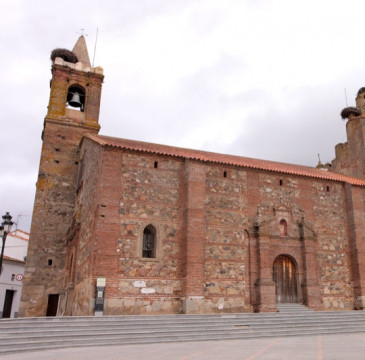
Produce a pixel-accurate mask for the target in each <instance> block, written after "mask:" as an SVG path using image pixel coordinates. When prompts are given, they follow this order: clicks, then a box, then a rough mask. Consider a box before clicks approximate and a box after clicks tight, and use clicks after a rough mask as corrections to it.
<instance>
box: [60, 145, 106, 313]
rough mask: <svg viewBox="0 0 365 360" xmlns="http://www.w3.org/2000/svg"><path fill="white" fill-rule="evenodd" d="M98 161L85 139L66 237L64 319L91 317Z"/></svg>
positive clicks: (97, 148) (96, 149)
mask: <svg viewBox="0 0 365 360" xmlns="http://www.w3.org/2000/svg"><path fill="white" fill-rule="evenodd" d="M102 159H103V148H102V147H100V146H98V145H96V144H95V143H94V142H92V141H91V140H89V139H87V138H85V139H84V140H83V146H82V147H81V153H80V163H79V169H78V179H77V198H76V205H75V210H74V214H73V216H74V222H73V224H72V226H71V228H70V229H69V237H68V240H69V241H68V251H67V266H66V271H65V288H66V289H67V293H68V298H67V308H66V313H65V315H92V314H93V310H94V298H95V279H94V277H93V268H94V259H95V245H94V243H95V225H96V222H97V221H96V220H97V216H98V215H100V208H102V207H103V206H104V205H103V204H100V203H99V202H98V183H99V181H100V173H101V167H102Z"/></svg>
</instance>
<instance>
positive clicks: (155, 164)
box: [153, 161, 158, 169]
mask: <svg viewBox="0 0 365 360" xmlns="http://www.w3.org/2000/svg"><path fill="white" fill-rule="evenodd" d="M153 167H154V168H155V169H157V167H158V161H155V163H154V164H153Z"/></svg>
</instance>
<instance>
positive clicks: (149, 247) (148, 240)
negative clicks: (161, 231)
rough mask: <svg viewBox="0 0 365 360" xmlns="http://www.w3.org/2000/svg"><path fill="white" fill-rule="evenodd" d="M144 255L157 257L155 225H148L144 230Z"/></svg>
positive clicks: (145, 256)
mask: <svg viewBox="0 0 365 360" xmlns="http://www.w3.org/2000/svg"><path fill="white" fill-rule="evenodd" d="M142 257H144V258H155V257H156V229H155V227H154V226H153V225H148V226H146V227H145V229H144V230H143V249H142Z"/></svg>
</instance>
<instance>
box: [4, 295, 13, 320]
mask: <svg viewBox="0 0 365 360" xmlns="http://www.w3.org/2000/svg"><path fill="white" fill-rule="evenodd" d="M13 298H14V290H6V292H5V301H4V308H3V318H10V316H11V308H12V306H13Z"/></svg>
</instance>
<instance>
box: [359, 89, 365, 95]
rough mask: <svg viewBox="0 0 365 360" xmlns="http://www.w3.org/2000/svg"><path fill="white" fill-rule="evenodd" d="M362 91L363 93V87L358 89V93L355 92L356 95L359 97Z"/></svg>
mask: <svg viewBox="0 0 365 360" xmlns="http://www.w3.org/2000/svg"><path fill="white" fill-rule="evenodd" d="M364 91H365V87H362V88H360V89H359V91H358V92H357V95H358V96H359V95H360V94H361V93H363V92H364Z"/></svg>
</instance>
